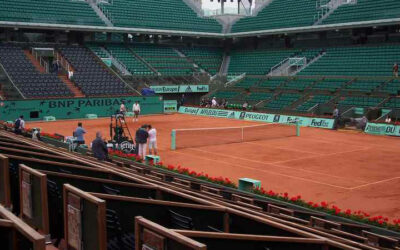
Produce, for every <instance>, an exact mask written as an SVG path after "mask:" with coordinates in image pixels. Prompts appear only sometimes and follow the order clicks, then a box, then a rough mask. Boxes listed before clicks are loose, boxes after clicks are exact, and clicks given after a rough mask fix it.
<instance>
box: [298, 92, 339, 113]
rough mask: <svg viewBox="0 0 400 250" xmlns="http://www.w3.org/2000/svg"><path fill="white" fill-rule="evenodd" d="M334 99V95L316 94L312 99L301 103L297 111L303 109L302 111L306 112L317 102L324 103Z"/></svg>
mask: <svg viewBox="0 0 400 250" xmlns="http://www.w3.org/2000/svg"><path fill="white" fill-rule="evenodd" d="M331 99H332V96H327V95H315V96H313V97H311V99H309V100H307V101H306V102H304V103H303V104H301V105H300V106H298V107H297V108H296V110H297V111H301V112H306V111H308V110H309V109H310V108H312V107H314V106H315V105H317V104H324V103H327V102H329V101H330V100H331Z"/></svg>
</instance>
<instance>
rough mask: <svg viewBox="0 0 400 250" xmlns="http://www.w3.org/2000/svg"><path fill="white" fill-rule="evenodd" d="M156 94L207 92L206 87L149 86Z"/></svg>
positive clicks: (207, 87) (207, 88)
mask: <svg viewBox="0 0 400 250" xmlns="http://www.w3.org/2000/svg"><path fill="white" fill-rule="evenodd" d="M150 88H151V89H152V90H154V92H155V93H157V94H168V93H207V92H208V91H209V89H210V88H209V86H208V85H163V86H150Z"/></svg>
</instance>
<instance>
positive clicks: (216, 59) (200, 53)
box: [180, 47, 222, 75]
mask: <svg viewBox="0 0 400 250" xmlns="http://www.w3.org/2000/svg"><path fill="white" fill-rule="evenodd" d="M180 51H181V52H182V53H183V54H185V55H186V56H187V57H189V58H190V59H191V60H192V61H193V62H194V63H196V64H197V65H198V66H199V67H200V68H202V69H204V70H205V71H207V72H208V73H210V74H211V75H215V74H216V73H217V72H218V71H219V68H220V67H221V63H222V50H221V49H220V48H211V47H191V48H180Z"/></svg>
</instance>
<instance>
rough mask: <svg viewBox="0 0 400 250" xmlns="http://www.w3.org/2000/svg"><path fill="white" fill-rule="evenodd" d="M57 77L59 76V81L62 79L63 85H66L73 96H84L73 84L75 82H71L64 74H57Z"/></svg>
mask: <svg viewBox="0 0 400 250" xmlns="http://www.w3.org/2000/svg"><path fill="white" fill-rule="evenodd" d="M58 78H60V79H61V81H63V82H64V83H65V85H67V87H68V88H69V90H71V92H72V93H73V94H74V97H85V95H84V94H83V93H82V91H81V90H80V89H79V88H78V87H77V86H75V84H74V83H73V82H71V81H70V80H69V79H68V77H67V76H66V75H63V74H59V75H58Z"/></svg>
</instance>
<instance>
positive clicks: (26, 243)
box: [0, 205, 45, 250]
mask: <svg viewBox="0 0 400 250" xmlns="http://www.w3.org/2000/svg"><path fill="white" fill-rule="evenodd" d="M0 219H2V225H4V226H7V227H8V228H9V227H10V226H11V225H10V222H12V228H13V232H11V237H12V240H11V242H1V244H2V249H7V248H3V246H7V244H8V245H9V246H10V245H11V248H9V249H33V250H45V238H44V236H42V235H41V234H39V233H38V232H36V231H35V230H33V229H32V228H31V227H29V226H28V225H27V224H26V223H25V222H23V221H22V220H21V219H20V218H18V217H17V216H15V215H14V214H13V213H11V212H10V211H8V210H7V209H6V208H5V207H3V206H2V205H0ZM8 233H10V232H8ZM4 236H5V235H4ZM7 236H8V237H9V236H10V235H9V234H7ZM7 236H6V237H7Z"/></svg>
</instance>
